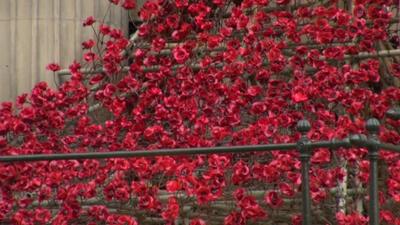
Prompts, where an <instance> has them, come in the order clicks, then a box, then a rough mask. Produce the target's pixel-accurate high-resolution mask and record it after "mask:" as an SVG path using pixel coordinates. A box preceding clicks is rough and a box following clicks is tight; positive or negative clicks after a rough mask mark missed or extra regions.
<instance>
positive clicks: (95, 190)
mask: <svg viewBox="0 0 400 225" xmlns="http://www.w3.org/2000/svg"><path fill="white" fill-rule="evenodd" d="M110 4H116V5H120V6H121V7H123V8H125V9H126V10H128V11H131V10H132V9H135V7H136V2H135V1H133V0H121V1H120V0H110ZM397 7H398V2H397V1H395V0H354V1H341V0H322V1H299V0H243V1H233V2H232V1H225V0H212V1H211V0H200V1H190V0H151V1H147V2H145V4H144V5H143V7H142V8H141V9H140V12H139V17H140V19H141V20H142V21H143V24H142V25H140V26H139V27H138V31H137V36H138V38H137V39H132V40H129V39H128V38H126V36H125V34H123V32H122V31H121V30H119V29H118V28H115V27H111V26H109V25H106V24H103V23H102V22H101V21H98V20H99V19H98V18H94V17H91V16H90V17H88V18H87V19H86V20H85V21H84V22H83V26H87V27H88V29H89V27H93V28H94V30H95V31H96V39H90V40H87V41H85V42H83V43H82V48H83V49H84V50H85V52H84V55H83V57H82V63H78V62H73V63H72V64H71V66H70V67H69V71H70V74H71V76H70V80H68V81H65V82H64V83H62V84H61V85H60V86H59V87H58V88H57V89H51V88H49V87H48V86H47V84H46V83H39V84H37V85H36V86H35V87H34V88H33V90H32V92H31V93H28V94H22V95H21V96H19V97H18V98H17V100H16V102H15V103H9V102H4V103H2V104H1V108H0V151H1V155H19V154H48V153H72V152H94V151H96V152H106V151H117V150H118V151H120V150H126V151H134V150H137V149H148V150H149V151H151V150H152V149H165V148H181V147H185V148H187V147H210V146H222V145H226V146H234V145H256V144H268V143H287V142H295V141H297V140H298V138H299V134H298V133H296V132H295V124H296V123H297V121H299V120H300V119H303V118H306V119H308V120H309V121H310V122H311V124H312V130H311V132H310V134H309V138H310V139H311V140H330V139H332V138H344V137H346V136H348V135H349V134H352V133H364V132H365V129H364V122H365V120H366V119H368V118H371V117H376V118H378V119H379V120H380V121H381V123H382V127H381V133H380V138H381V140H383V141H385V142H389V143H394V144H400V130H399V128H400V121H394V120H391V119H389V118H386V117H385V116H384V113H385V112H386V111H387V110H388V109H389V108H390V107H392V106H396V105H399V103H400V88H399V86H400V82H399V77H400V66H399V65H400V64H399V62H400V61H399V59H400V58H399V56H400V51H399V50H397V47H398V46H399V42H400V41H399V38H398V36H397V35H396V33H397V32H398V31H397V30H398V25H397V23H398V22H399V17H398V16H399V15H398V8H397ZM393 29H394V30H393ZM47 68H48V69H49V70H52V71H55V72H56V71H58V70H60V67H59V66H58V65H57V64H49V65H48V67H47ZM366 154H367V150H366V149H363V148H357V149H356V148H354V149H351V150H343V149H339V150H337V151H332V150H330V149H324V148H321V149H317V150H316V151H315V152H314V154H313V157H312V159H311V162H312V168H311V171H310V177H311V197H312V200H313V207H314V212H313V213H314V217H315V220H316V221H317V222H316V223H317V224H340V225H349V224H352V225H356V224H357V225H358V224H368V217H366V216H365V215H366V212H367V210H368V208H367V205H368V204H367V203H368V199H367V194H366V193H367V192H366V189H367V188H368V174H369V171H368V170H369V164H368V163H369V162H368V160H367V159H366ZM380 160H381V163H380V165H381V166H382V167H381V168H382V173H381V175H382V176H381V177H382V180H381V184H380V197H381V198H380V201H381V202H380V203H381V208H382V210H381V220H382V224H397V225H400V215H399V213H398V212H399V210H396V209H397V208H398V207H399V206H400V163H399V162H400V161H399V155H398V154H395V153H390V152H385V151H382V152H381V154H380ZM299 170H300V161H299V158H298V153H297V152H295V151H293V152H279V151H276V152H268V153H252V154H212V155H209V156H204V155H199V156H160V157H154V158H133V159H107V160H89V159H88V160H64V161H57V162H55V161H51V162H30V163H15V164H7V163H2V164H0V190H1V192H0V221H6V223H11V224H21V225H31V224H54V225H59V224H91V225H94V224H107V225H114V224H115V225H116V224H118V225H119V224H129V225H134V224H190V225H205V224H225V225H242V224H266V223H267V224H294V225H296V224H300V223H301V216H300V207H299V202H300V192H301V190H300V186H301V185H300V183H301V178H300V171H299ZM343 182H345V184H346V189H347V191H345V192H344V191H343V190H342V185H343ZM343 199H345V201H342V200H343ZM339 202H340V204H339Z"/></svg>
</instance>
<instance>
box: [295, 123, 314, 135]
mask: <svg viewBox="0 0 400 225" xmlns="http://www.w3.org/2000/svg"><path fill="white" fill-rule="evenodd" d="M296 129H297V131H299V132H300V133H301V134H302V135H306V134H307V133H308V132H309V131H310V130H311V124H310V122H308V120H305V119H303V120H300V121H299V122H298V123H297V126H296Z"/></svg>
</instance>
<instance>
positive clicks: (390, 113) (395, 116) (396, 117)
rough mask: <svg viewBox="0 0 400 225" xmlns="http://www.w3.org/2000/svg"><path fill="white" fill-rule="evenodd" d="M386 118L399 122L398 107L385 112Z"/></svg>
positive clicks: (399, 113) (399, 111) (399, 110)
mask: <svg viewBox="0 0 400 225" xmlns="http://www.w3.org/2000/svg"><path fill="white" fill-rule="evenodd" d="M386 116H387V117H389V118H390V119H393V120H400V107H398V106H397V107H394V108H391V109H389V110H388V111H387V112H386Z"/></svg>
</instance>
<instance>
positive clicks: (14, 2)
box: [0, 0, 128, 101]
mask: <svg viewBox="0 0 400 225" xmlns="http://www.w3.org/2000/svg"><path fill="white" fill-rule="evenodd" d="M109 5H110V3H109V2H108V0H0V101H8V100H14V99H15V97H16V96H17V95H19V94H21V93H25V92H29V90H31V88H32V87H33V86H34V85H35V83H37V82H38V81H47V82H48V83H49V84H51V85H53V86H54V84H55V83H54V82H55V80H54V76H53V73H51V72H49V71H46V69H45V67H46V65H47V64H48V63H50V62H57V63H60V64H61V66H62V67H63V68H66V67H67V66H68V65H69V64H70V63H71V62H72V61H73V60H74V59H80V58H81V52H82V51H81V42H82V41H84V40H86V39H87V38H89V37H91V36H92V35H93V33H92V30H91V29H90V28H83V27H82V25H81V24H82V21H83V20H84V19H85V18H86V17H87V16H90V15H93V16H95V17H96V19H98V20H102V19H103V17H104V15H106V12H107V10H108V8H109ZM105 21H106V23H107V24H111V25H113V26H116V27H120V28H122V29H123V30H124V31H126V30H127V27H128V17H127V15H126V12H125V11H124V10H123V9H121V8H119V7H115V6H111V8H110V11H109V12H108V13H107V16H106V18H105ZM56 82H57V81H56Z"/></svg>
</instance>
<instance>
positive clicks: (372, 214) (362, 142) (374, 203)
mask: <svg viewBox="0 0 400 225" xmlns="http://www.w3.org/2000/svg"><path fill="white" fill-rule="evenodd" d="M386 115H387V116H388V117H389V118H391V119H394V120H400V108H395V109H391V110H389V111H388V112H387V113H386ZM379 127H380V123H379V121H378V120H377V119H375V118H372V119H369V120H368V121H367V122H366V130H367V131H368V136H365V135H362V134H354V135H351V136H349V138H345V139H343V140H336V139H334V140H331V141H317V142H313V141H311V140H309V139H308V138H307V133H308V132H309V131H310V130H311V125H310V123H309V122H308V121H307V120H301V121H299V122H298V124H297V127H296V128H297V130H298V131H299V132H300V133H301V138H300V140H299V141H298V142H297V143H287V144H286V143H285V144H269V145H252V146H226V147H211V148H180V149H159V150H151V151H148V150H140V151H115V152H88V153H68V154H37V155H9V156H0V163H12V162H28V161H49V160H71V159H104V158H133V157H154V156H172V155H199V154H216V153H245V152H260V151H276V150H279V151H292V150H296V149H297V150H298V151H299V152H300V160H301V179H302V182H301V185H302V218H303V222H302V224H303V225H311V224H312V217H311V197H310V178H309V170H310V158H311V156H312V153H313V150H314V149H316V148H323V147H325V148H331V149H336V148H339V147H343V148H351V147H365V148H367V149H368V159H369V161H370V171H369V173H370V177H369V179H370V180H369V186H370V188H369V190H370V191H369V199H370V200H369V210H368V211H369V212H368V214H369V221H370V224H371V225H378V224H379V201H378V153H379V150H381V149H385V150H389V151H393V152H398V153H400V145H392V144H388V143H381V142H380V141H379V137H378V133H379Z"/></svg>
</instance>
